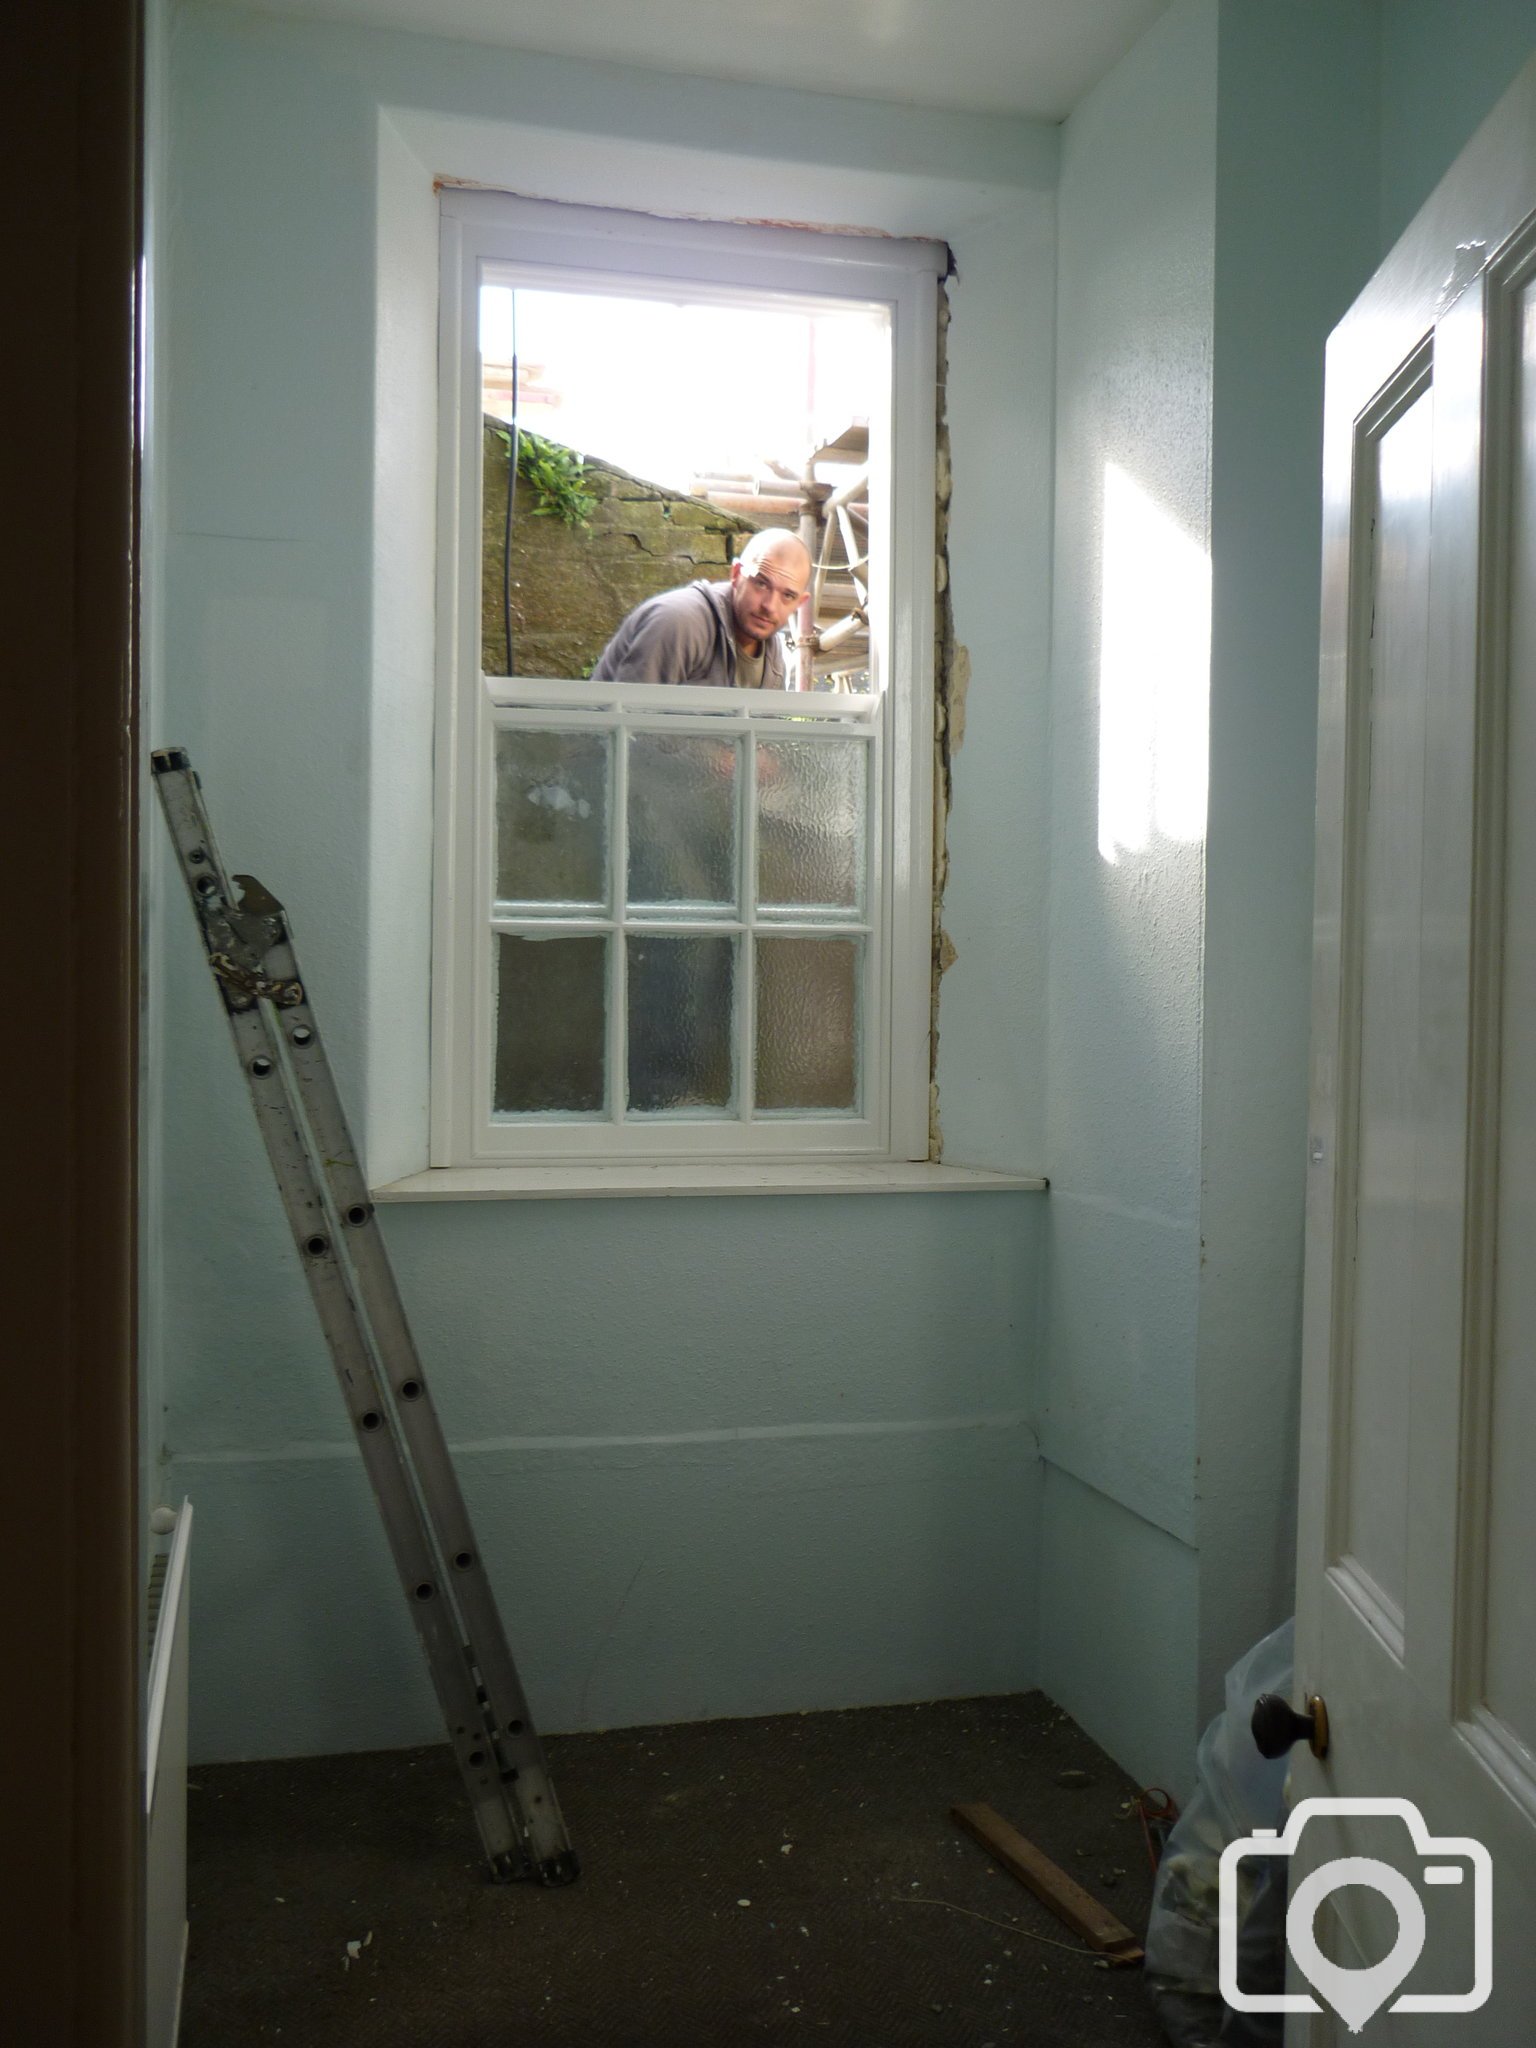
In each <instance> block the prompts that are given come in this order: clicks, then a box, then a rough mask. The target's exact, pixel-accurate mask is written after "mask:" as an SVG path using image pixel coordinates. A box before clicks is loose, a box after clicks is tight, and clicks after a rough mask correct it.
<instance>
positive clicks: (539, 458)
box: [501, 427, 597, 527]
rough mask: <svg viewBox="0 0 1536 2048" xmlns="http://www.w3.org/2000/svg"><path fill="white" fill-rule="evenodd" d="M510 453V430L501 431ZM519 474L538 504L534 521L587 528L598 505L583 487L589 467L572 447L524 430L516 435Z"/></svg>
mask: <svg viewBox="0 0 1536 2048" xmlns="http://www.w3.org/2000/svg"><path fill="white" fill-rule="evenodd" d="M501 437H502V439H503V441H505V442H506V444H507V447H508V450H509V451H510V449H511V446H512V434H511V430H510V429H509V428H503V429H502V436H501ZM517 473H518V475H519V476H520V477H522V478H523V480H524V482H525V483H527V484H528V486H529V488H530V489H531V490H532V492H533V495H534V498H535V500H536V501H537V502H536V503H535V505H534V508H533V516H534V518H535V519H559V520H562V521H563V522H564V523H565V525H567V526H575V527H585V526H586V524H587V522H588V520H589V519H590V518H591V515H592V508H593V506H594V505H595V504H596V503H597V498H596V496H595V494H594V493H593V492H591V491H589V490H586V489H585V488H584V486H585V483H586V479H587V465H586V463H585V462H583V460H582V458H581V457H580V456H579V455H578V454H577V453H576V452H575V450H574V449H572V448H565V447H562V446H561V444H560V443H559V442H558V441H546V440H545V438H544V436H543V435H542V434H530V433H529V432H528V430H527V428H526V427H525V428H522V429H520V430H519V432H518V436H517Z"/></svg>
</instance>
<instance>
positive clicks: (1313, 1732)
mask: <svg viewBox="0 0 1536 2048" xmlns="http://www.w3.org/2000/svg"><path fill="white" fill-rule="evenodd" d="M1249 1725H1250V1727H1251V1728H1252V1729H1253V1739H1254V1742H1255V1743H1256V1744H1257V1745H1258V1751H1259V1754H1260V1756H1268V1757H1278V1756H1284V1755H1285V1753H1286V1751H1287V1750H1288V1749H1289V1748H1290V1746H1291V1744H1292V1743H1293V1742H1300V1741H1301V1739H1302V1738H1303V1736H1305V1738H1306V1742H1307V1747H1308V1748H1309V1749H1310V1750H1311V1752H1312V1754H1313V1755H1314V1756H1316V1757H1324V1756H1326V1755H1327V1754H1328V1709H1327V1707H1326V1706H1324V1704H1323V1702H1322V1700H1321V1698H1320V1697H1319V1696H1318V1694H1316V1693H1315V1692H1309V1693H1308V1694H1307V1711H1306V1712H1305V1713H1304V1714H1298V1713H1297V1712H1296V1709H1295V1708H1294V1707H1293V1706H1292V1705H1291V1703H1290V1701H1289V1700H1283V1699H1281V1697H1280V1695H1279V1693H1277V1692H1262V1693H1260V1694H1259V1697H1258V1698H1257V1699H1256V1700H1255V1701H1254V1703H1253V1719H1252V1721H1251V1722H1250V1724H1249Z"/></svg>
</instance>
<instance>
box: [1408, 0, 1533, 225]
mask: <svg viewBox="0 0 1536 2048" xmlns="http://www.w3.org/2000/svg"><path fill="white" fill-rule="evenodd" d="M1380 16H1381V249H1382V252H1383V253H1385V252H1386V250H1388V249H1389V248H1390V247H1391V246H1392V244H1393V243H1394V242H1395V241H1396V240H1397V238H1398V236H1399V235H1400V234H1401V233H1402V231H1403V229H1404V228H1405V227H1407V225H1408V223H1409V221H1410V220H1412V218H1413V216H1414V214H1415V213H1416V212H1417V211H1418V209H1419V208H1420V207H1421V206H1422V205H1423V203H1424V201H1425V200H1426V199H1427V198H1428V197H1429V195H1430V193H1431V192H1432V191H1433V190H1434V188H1435V186H1436V185H1437V184H1438V183H1439V182H1440V179H1441V177H1442V176H1443V175H1444V173H1445V172H1446V171H1447V170H1448V169H1449V168H1450V165H1451V162H1452V160H1453V159H1454V158H1455V157H1456V156H1457V155H1458V154H1459V153H1460V150H1461V147H1462V144H1463V143H1464V142H1466V140H1467V138H1468V137H1469V136H1470V135H1471V133H1472V131H1473V129H1474V128H1477V127H1478V126H1480V124H1481V122H1482V120H1483V116H1484V115H1485V114H1486V113H1487V112H1488V111H1489V109H1490V108H1491V107H1492V105H1493V103H1494V101H1495V100H1497V99H1498V98H1499V96H1500V94H1501V93H1502V92H1503V90H1504V88H1505V86H1507V85H1508V84H1509V82H1510V80H1511V79H1512V78H1513V77H1514V75H1515V73H1516V72H1517V71H1518V70H1519V69H1520V67H1521V65H1522V64H1524V63H1525V61H1526V59H1527V58H1528V57H1529V56H1530V55H1531V53H1532V51H1533V50H1536V0H1477V5H1476V6H1475V7H1468V6H1466V5H1464V4H1462V0H1381V8H1380Z"/></svg>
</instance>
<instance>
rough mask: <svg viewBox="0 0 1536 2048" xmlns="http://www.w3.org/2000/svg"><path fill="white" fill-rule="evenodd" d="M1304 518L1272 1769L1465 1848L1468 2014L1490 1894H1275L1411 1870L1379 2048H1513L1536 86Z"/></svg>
mask: <svg viewBox="0 0 1536 2048" xmlns="http://www.w3.org/2000/svg"><path fill="white" fill-rule="evenodd" d="M1324 491H1325V562H1324V621H1323V664H1322V705H1321V722H1320V748H1319V764H1318V769H1319V801H1318V845H1317V852H1318V894H1317V922H1316V943H1315V980H1314V999H1313V1081H1312V1124H1311V1157H1312V1164H1311V1174H1310V1194H1309V1202H1308V1217H1307V1283H1306V1311H1305V1336H1304V1358H1305V1363H1304V1389H1303V1420H1302V1470H1301V1503H1300V1517H1301V1532H1302V1533H1301V1544H1300V1558H1299V1586H1298V1593H1297V1610H1298V1613H1297V1662H1298V1670H1297V1684H1298V1691H1299V1692H1300V1693H1304V1694H1308V1695H1318V1696H1320V1697H1321V1698H1322V1700H1323V1701H1324V1703H1325V1705H1326V1708H1327V1713H1328V1722H1329V1736H1330V1742H1329V1748H1328V1751H1327V1755H1326V1757H1325V1758H1323V1759H1321V1760H1319V1759H1317V1758H1316V1757H1314V1756H1313V1755H1312V1754H1310V1753H1309V1752H1308V1750H1307V1748H1306V1746H1305V1745H1304V1744H1298V1746H1297V1747H1296V1748H1295V1749H1294V1750H1293V1751H1292V1758H1293V1764H1294V1778H1293V1785H1294V1795H1295V1798H1296V1799H1297V1800H1300V1799H1303V1798H1312V1797H1329V1798H1338V1799H1370V1798H1398V1799H1407V1800H1410V1801H1412V1802H1413V1803H1414V1804H1415V1805H1416V1806H1417V1807H1418V1808H1419V1810H1420V1811H1421V1812H1422V1814H1423V1817H1424V1820H1425V1822H1426V1823H1427V1826H1428V1829H1429V1833H1430V1835H1431V1836H1433V1837H1436V1838H1445V1837H1473V1838H1475V1839H1476V1840H1478V1841H1480V1842H1481V1843H1483V1844H1484V1845H1485V1846H1486V1848H1487V1849H1488V1851H1489V1852H1490V1855H1491V1858H1492V1887H1491V1891H1492V1925H1493V1936H1492V1947H1491V1975H1492V1989H1491V1993H1490V1995H1489V1996H1488V1998H1487V2000H1486V2002H1485V2003H1478V2004H1475V2005H1474V2003H1473V2001H1474V1999H1475V1997H1476V1995H1477V1988H1478V1987H1477V1984H1476V1974H1477V1965H1476V1940H1475V1935H1476V1926H1475V1923H1476V1920H1477V1917H1478V1913H1477V1908H1478V1896H1477V1894H1478V1887H1477V1886H1476V1884H1475V1883H1473V1882H1470V1881H1458V1880H1456V1879H1455V1878H1453V1877H1451V1876H1450V1875H1448V1871H1449V1867H1450V1866H1449V1863H1448V1861H1447V1859H1446V1858H1445V1857H1444V1856H1441V1857H1439V1858H1438V1859H1437V1857H1436V1855H1435V1854H1434V1853H1433V1852H1431V1853H1430V1854H1429V1855H1428V1857H1426V1855H1425V1853H1424V1852H1423V1850H1422V1847H1421V1846H1417V1845H1415V1844H1413V1843H1412V1842H1411V1841H1410V1840H1409V1832H1408V1829H1407V1826H1406V1824H1405V1823H1404V1822H1403V1821H1402V1820H1401V1819H1390V1818H1388V1817H1385V1816H1379V1815H1374V1816H1360V1815H1350V1816H1344V1815H1338V1816H1332V1817H1328V1816H1324V1817H1321V1818H1319V1819H1318V1820H1317V1821H1316V1823H1314V1824H1313V1825H1311V1826H1309V1827H1308V1828H1306V1829H1304V1830H1303V1834H1302V1838H1301V1842H1300V1845H1299V1848H1298V1851H1297V1856H1296V1866H1297V1867H1296V1872H1295V1877H1296V1878H1298V1879H1299V1877H1300V1876H1301V1875H1303V1874H1305V1873H1306V1872H1309V1871H1311V1870H1314V1869H1316V1868H1318V1867H1319V1866H1320V1865H1321V1864H1323V1863H1325V1862H1327V1861H1329V1860H1331V1859H1332V1858H1335V1857H1339V1856H1345V1855H1349V1856H1361V1857H1372V1858H1375V1859H1378V1860H1384V1861H1388V1862H1391V1863H1392V1864H1394V1865H1395V1866H1396V1867H1398V1868H1400V1869H1402V1870H1404V1871H1405V1872H1407V1873H1408V1874H1409V1875H1410V1876H1411V1877H1412V1880H1413V1884H1414V1888H1415V1891H1416V1894H1417V1897H1418V1899H1419V1901H1420V1902H1421V1904H1422V1907H1423V1912H1424V1918H1425V1942H1424V1947H1423V1951H1422V1954H1421V1955H1420V1957H1419V1960H1418V1962H1417V1963H1416V1964H1415V1965H1414V1966H1413V1967H1412V1969H1411V1971H1410V1972H1409V1974H1408V1975H1407V1976H1406V1977H1405V1978H1403V1979H1402V1981H1401V1983H1400V1984H1399V1985H1397V1986H1396V1987H1395V1988H1394V1989H1393V1990H1392V1992H1391V1994H1390V1996H1389V1997H1388V2000H1387V2003H1385V2004H1384V2005H1382V2006H1381V2007H1380V2009H1379V2010H1378V2011H1377V2012H1376V2014H1375V2016H1374V2017H1373V2018H1371V2019H1369V2020H1368V2021H1367V2022H1366V2024H1365V2028H1364V2038H1365V2040H1366V2042H1367V2044H1375V2043H1379V2044H1381V2048H1389V2044H1390V2048H1443V2044H1447V2043H1455V2044H1457V2048H1513V2044H1516V2043H1525V2042H1531V2041H1536V64H1533V65H1532V66H1530V67H1528V68H1527V70H1526V71H1525V72H1524V73H1523V74H1522V76H1521V78H1520V79H1519V80H1518V81H1517V83H1516V85H1515V87H1514V88H1513V89H1512V91H1511V92H1510V94H1509V95H1508V96H1507V97H1506V99H1505V100H1504V101H1503V102H1501V104H1500V106H1499V107H1498V109H1497V110H1496V111H1495V113H1494V114H1493V115H1492V116H1491V117H1490V119H1489V121H1488V122H1487V124H1485V126H1484V127H1483V128H1482V129H1481V130H1480V131H1479V133H1478V135H1477V136H1476V137H1475V138H1474V140H1473V141H1472V143H1471V144H1470V145H1469V146H1468V148H1467V150H1466V151H1465V152H1464V154H1463V156H1462V157H1461V158H1460V159H1459V160H1458V162H1457V163H1456V165H1455V166H1454V167H1453V169H1452V171H1451V172H1450V173H1449V175H1448V176H1447V178H1446V180H1445V181H1444V183H1443V184H1442V185H1441V187H1440V188H1439V190H1438V191H1437V192H1436V194H1435V196H1434V198H1433V199H1432V200H1431V201H1430V203H1429V205H1428V206H1427V207H1426V209H1425V210H1424V212H1423V213H1422V214H1421V215H1420V217H1419V219H1418V220H1417V221H1416V222H1415V224H1414V226H1413V227H1412V228H1411V229H1410V230H1409V232H1408V233H1407V235H1406V236H1405V237H1404V238H1403V240H1402V241H1401V242H1400V243H1399V244H1398V246H1397V248H1396V249H1395V250H1394V251H1393V253H1392V255H1391V256H1390V257H1389V258H1388V260H1387V262H1386V263H1385V264H1384V265H1383V267H1382V269H1381V270H1380V271H1379V272H1378V273H1377V276H1376V278H1375V279H1374V280H1373V282H1372V283H1371V285H1370V287H1369V288H1368V290H1367V291H1366V292H1365V293H1364V295H1363V296H1362V297H1361V298H1360V300H1359V301H1358V302H1357V304H1356V305H1355V307H1354V308H1353V309H1352V311H1351V312H1350V314H1349V316H1348V318H1347V319H1346V320H1345V321H1344V322H1343V324H1342V325H1341V326H1340V327H1339V329H1338V331H1337V332H1336V333H1335V335H1334V337H1333V340H1332V343H1331V344H1330V348H1329V355H1328V400H1327V427H1326V450H1325V481H1324ZM1451 1860H1453V1861H1454V1859H1451ZM1426 1865H1427V1867H1428V1868H1429V1871H1430V1875H1429V1877H1428V1878H1427V1879H1426V1878H1425V1876H1424V1870H1425V1868H1426ZM1293 1896H1294V1883H1293ZM1409 1917H1410V1919H1411V1918H1412V1915H1411V1914H1410V1916H1409ZM1402 1924H1404V1925H1406V1924H1407V1923H1406V1922H1403V1923H1402ZM1399 1926H1400V1915H1399V1909H1398V1907H1396V1906H1394V1905H1392V1904H1390V1903H1389V1902H1388V1899H1387V1897H1386V1896H1385V1895H1384V1894H1383V1893H1382V1892H1381V1891H1378V1890H1373V1889H1371V1888H1369V1887H1368V1886H1362V1885H1358V1884H1356V1885H1351V1886H1349V1887H1348V1888H1346V1889H1339V1890H1336V1891H1334V1892H1333V1893H1332V1894H1331V1895H1329V1896H1328V1897H1326V1899H1325V1900H1324V1902H1323V1905H1322V1907H1321V1910H1320V1911H1319V1913H1318V1917H1317V1920H1316V1923H1315V1934H1316V1939H1317V1941H1318V1943H1319V1945H1320V1947H1321V1950H1322V1952H1323V1955H1324V1956H1325V1958H1327V1959H1329V1960H1330V1961H1331V1962H1333V1963H1334V1964H1335V1965H1338V1966H1340V1967H1347V1968H1351V1969H1358V1968H1360V1967H1362V1966H1374V1965H1376V1964H1378V1963H1381V1962H1382V1961H1383V1959H1384V1958H1385V1956H1386V1955H1387V1953H1388V1951H1389V1950H1391V1949H1392V1948H1393V1946H1394V1943H1395V1941H1396V1939H1397V1936H1398V1933H1399ZM1406 1952H1407V1951H1400V1952H1399V1953H1400V1955H1402V1954H1405V1953H1406ZM1289 1990H1290V1993H1291V1995H1292V1996H1293V1997H1299V1996H1300V1995H1301V1994H1303V1993H1306V1994H1307V1995H1308V1998H1309V2000H1312V2001H1315V2002H1316V2004H1317V2005H1318V2008H1319V2009H1318V2010H1316V2011H1314V2012H1305V2011H1299V2010H1296V2011H1293V2012H1292V2014H1291V2015H1290V2017H1289V2018H1288V2020H1287V2026H1288V2029H1289V2032H1288V2035H1287V2040H1288V2042H1289V2043H1290V2044H1292V2048H1300V2044H1303V2043H1305V2044H1307V2048H1318V2044H1321V2043H1325V2042H1328V2043H1331V2042H1335V2041H1337V2042H1342V2041H1344V2040H1345V2039H1347V2038H1349V2036H1348V2034H1347V2033H1346V2029H1345V2025H1344V2022H1343V2021H1342V2020H1341V2019H1340V2018H1339V2017H1338V2015H1337V2013H1336V2012H1335V2011H1333V2010H1331V2009H1330V2008H1329V2006H1328V2004H1327V2002H1326V2001H1325V2000H1321V1999H1318V1998H1317V1996H1316V1991H1315V1989H1313V1988H1312V1987H1309V1986H1308V1985H1307V1984H1306V1983H1304V1982H1303V1981H1302V1979H1301V1978H1300V1976H1299V1975H1298V1974H1297V1973H1295V1972H1294V1971H1293V1975H1292V1981H1291V1984H1290V1986H1289ZM1446 1998H1452V1999H1455V2000H1457V2001H1458V2003H1459V2004H1460V2005H1461V2007H1462V2009H1461V2010H1451V2011H1439V2010H1435V2009H1433V2008H1434V2007H1435V2005H1436V2004H1438V2003H1439V2002H1440V2001H1442V2000H1444V1999H1446Z"/></svg>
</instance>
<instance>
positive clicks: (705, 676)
mask: <svg viewBox="0 0 1536 2048" xmlns="http://www.w3.org/2000/svg"><path fill="white" fill-rule="evenodd" d="M592 680H593V681H594V682H601V683H724V684H726V685H728V686H729V687H731V688H734V687H735V684H736V615H735V613H734V612H733V611H732V609H731V586H730V584H729V583H706V582H704V581H702V580H701V581H699V582H697V583H687V584H684V585H683V586H682V588H681V589H679V590H663V591H659V592H658V593H657V595H656V596H655V597H648V598H647V599H646V600H645V602H644V604H638V605H636V606H635V609H634V610H633V611H632V612H631V613H630V615H629V617H628V618H627V619H626V620H625V621H624V623H623V624H622V625H621V626H620V627H619V630H618V631H617V633H615V634H614V636H613V638H612V639H611V640H610V641H609V642H608V645H607V646H606V647H605V648H604V649H603V652H602V656H601V658H600V659H599V661H598V664H597V667H596V668H595V669H593V671H592ZM784 686H785V684H784V643H783V641H782V639H781V638H780V637H779V635H778V634H777V633H775V634H774V635H773V636H772V638H771V639H768V640H765V641H764V642H763V680H762V687H763V689H765V690H782V689H783V688H784Z"/></svg>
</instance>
